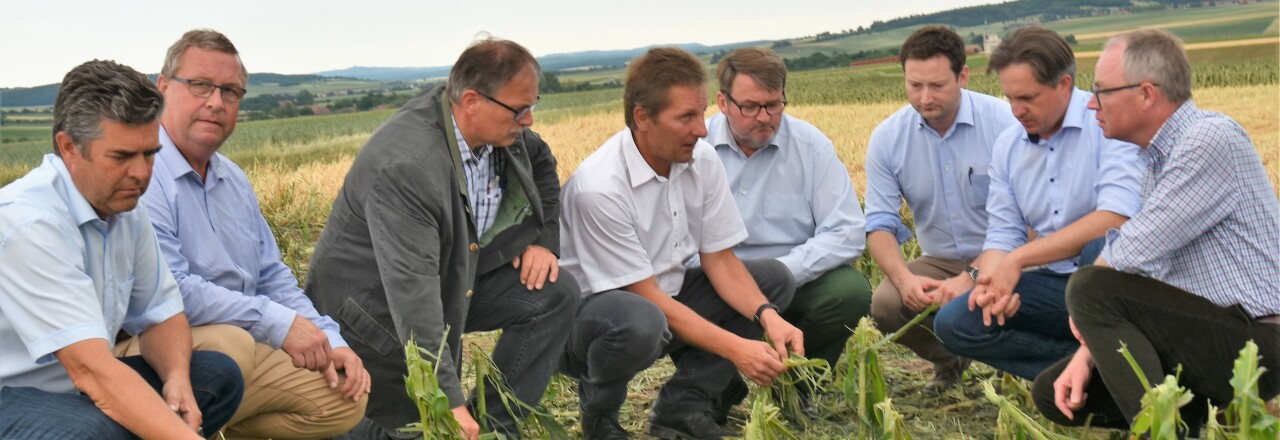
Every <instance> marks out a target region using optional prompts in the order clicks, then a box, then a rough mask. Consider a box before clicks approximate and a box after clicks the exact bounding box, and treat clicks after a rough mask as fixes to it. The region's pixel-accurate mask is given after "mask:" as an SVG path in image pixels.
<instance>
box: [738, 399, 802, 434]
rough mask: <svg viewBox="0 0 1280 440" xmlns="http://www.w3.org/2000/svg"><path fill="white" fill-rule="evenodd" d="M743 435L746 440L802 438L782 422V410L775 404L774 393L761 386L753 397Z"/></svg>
mask: <svg viewBox="0 0 1280 440" xmlns="http://www.w3.org/2000/svg"><path fill="white" fill-rule="evenodd" d="M742 437H743V438H744V439H746V440H784V439H787V440H799V439H800V437H797V436H796V435H795V433H792V432H791V430H790V429H788V428H787V425H786V424H785V423H782V415H781V411H780V410H779V409H778V407H777V406H775V405H774V404H773V393H771V392H769V391H768V390H764V389H759V388H757V389H756V392H755V395H754V396H753V397H752V398H751V414H749V415H748V416H747V424H746V426H743V427H742Z"/></svg>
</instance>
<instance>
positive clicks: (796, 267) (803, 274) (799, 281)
mask: <svg viewBox="0 0 1280 440" xmlns="http://www.w3.org/2000/svg"><path fill="white" fill-rule="evenodd" d="M778 262H780V263H782V264H783V265H785V266H787V269H788V270H790V271H791V277H792V278H795V280H796V286H797V287H799V286H803V285H804V284H805V283H808V282H810V281H813V279H814V278H817V277H815V276H813V275H812V274H810V273H809V272H808V271H806V270H804V267H803V265H801V264H800V260H799V258H798V257H794V256H791V255H783V256H781V257H778Z"/></svg>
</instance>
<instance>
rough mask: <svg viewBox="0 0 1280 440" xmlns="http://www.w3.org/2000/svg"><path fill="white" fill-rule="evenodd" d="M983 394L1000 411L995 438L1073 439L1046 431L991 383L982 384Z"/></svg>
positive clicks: (1010, 439)
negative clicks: (998, 391)
mask: <svg viewBox="0 0 1280 440" xmlns="http://www.w3.org/2000/svg"><path fill="white" fill-rule="evenodd" d="M982 393H983V394H984V395H985V396H986V397H987V400H988V401H990V402H991V403H994V404H995V405H996V406H997V407H998V408H999V409H1000V415H999V416H998V417H997V418H996V432H995V437H996V438H997V439H1000V440H1024V439H1035V440H1069V439H1071V437H1068V436H1065V435H1062V434H1058V433H1056V432H1053V431H1050V430H1048V429H1045V427H1043V426H1041V425H1040V424H1039V423H1037V422H1036V421H1035V419H1032V418H1031V417H1030V416H1028V415H1027V413H1025V412H1022V409H1020V408H1019V406H1018V405H1017V404H1015V403H1014V402H1012V401H1010V400H1009V399H1008V398H1006V397H1005V396H1001V395H1000V394H999V393H997V392H996V389H995V387H994V386H992V385H991V382H990V381H986V382H983V383H982Z"/></svg>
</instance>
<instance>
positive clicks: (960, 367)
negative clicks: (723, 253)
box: [923, 357, 972, 394]
mask: <svg viewBox="0 0 1280 440" xmlns="http://www.w3.org/2000/svg"><path fill="white" fill-rule="evenodd" d="M971 362H972V361H970V360H969V359H968V358H962V357H957V358H955V360H953V361H951V365H938V364H934V365H933V379H932V380H930V381H929V382H928V383H926V384H924V390H923V391H924V392H925V393H926V394H942V393H943V392H946V391H947V390H949V389H951V387H954V386H956V385H958V384H960V381H961V379H963V377H964V372H965V370H968V369H969V364H970V363H971Z"/></svg>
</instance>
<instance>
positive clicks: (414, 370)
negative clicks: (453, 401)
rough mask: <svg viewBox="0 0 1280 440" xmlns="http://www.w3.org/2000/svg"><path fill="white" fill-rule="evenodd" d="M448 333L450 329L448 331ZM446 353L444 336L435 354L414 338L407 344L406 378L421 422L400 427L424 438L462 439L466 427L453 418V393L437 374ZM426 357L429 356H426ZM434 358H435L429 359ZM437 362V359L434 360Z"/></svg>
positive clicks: (405, 353) (406, 385) (406, 387)
mask: <svg viewBox="0 0 1280 440" xmlns="http://www.w3.org/2000/svg"><path fill="white" fill-rule="evenodd" d="M445 331H446V332H448V330H445ZM443 352H444V339H443V338H441V340H440V348H437V349H436V352H435V353H432V352H430V351H427V350H426V349H424V348H421V347H418V344H417V343H416V342H415V341H414V338H409V343H408V344H405V346H404V363H405V365H406V366H408V370H409V371H408V373H409V374H408V375H407V376H405V377H404V387H405V390H406V391H408V393H409V399H411V400H413V403H414V404H415V405H417V407H418V418H419V420H421V421H419V422H417V423H412V424H410V425H409V426H406V427H404V428H400V430H401V431H404V432H420V433H422V438H423V440H426V439H440V440H461V439H462V427H461V426H459V425H458V421H457V420H456V419H454V418H453V412H451V411H450V406H449V396H446V395H445V394H444V390H441V389H440V381H439V379H438V378H437V377H436V370H437V367H436V365H437V364H438V361H439V360H440V355H441V354H442V353H443ZM424 356H425V357H424ZM427 358H430V359H431V360H427ZM433 361H435V362H433Z"/></svg>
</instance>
